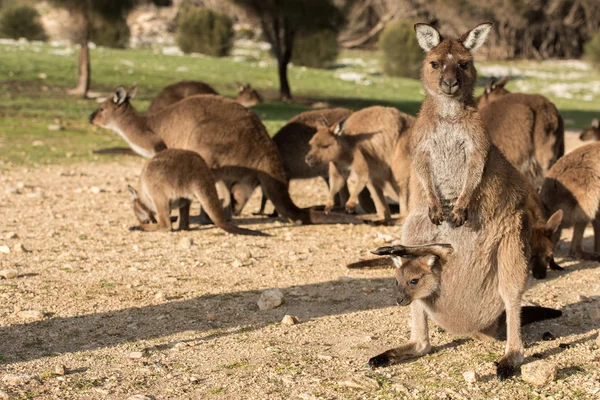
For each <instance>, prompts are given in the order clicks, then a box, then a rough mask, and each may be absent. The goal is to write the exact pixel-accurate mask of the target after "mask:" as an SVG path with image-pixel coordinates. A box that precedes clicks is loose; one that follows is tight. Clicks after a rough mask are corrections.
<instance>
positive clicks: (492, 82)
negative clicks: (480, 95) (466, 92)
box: [485, 76, 496, 94]
mask: <svg viewBox="0 0 600 400" xmlns="http://www.w3.org/2000/svg"><path fill="white" fill-rule="evenodd" d="M494 89H496V78H494V77H493V76H492V77H491V78H490V79H488V81H487V83H486V84H485V94H490V93H492V91H493V90H494Z"/></svg>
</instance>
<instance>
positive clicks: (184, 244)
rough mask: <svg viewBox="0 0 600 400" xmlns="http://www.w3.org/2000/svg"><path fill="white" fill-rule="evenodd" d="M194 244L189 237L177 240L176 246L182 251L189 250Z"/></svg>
mask: <svg viewBox="0 0 600 400" xmlns="http://www.w3.org/2000/svg"><path fill="white" fill-rule="evenodd" d="M193 244H194V240H193V239H192V238H189V237H182V238H181V239H179V243H178V246H179V247H180V248H182V249H191V248H192V245H193Z"/></svg>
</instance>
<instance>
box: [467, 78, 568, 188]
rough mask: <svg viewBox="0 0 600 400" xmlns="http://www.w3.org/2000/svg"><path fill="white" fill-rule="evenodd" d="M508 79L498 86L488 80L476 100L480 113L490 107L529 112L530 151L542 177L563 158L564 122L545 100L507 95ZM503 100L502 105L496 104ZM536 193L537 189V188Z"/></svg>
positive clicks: (544, 98)
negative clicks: (518, 106) (511, 106)
mask: <svg viewBox="0 0 600 400" xmlns="http://www.w3.org/2000/svg"><path fill="white" fill-rule="evenodd" d="M507 82H508V77H504V78H502V80H500V81H499V82H496V81H495V78H491V79H490V83H488V85H487V86H486V90H485V92H484V93H483V95H481V96H480V97H478V98H477V105H478V107H479V109H484V108H485V107H493V109H494V110H496V112H498V113H502V112H503V110H504V107H505V105H507V104H523V105H526V106H528V107H529V108H531V110H532V111H533V113H534V116H535V121H534V130H533V137H532V141H533V143H532V144H533V149H534V154H535V159H536V160H537V162H538V163H539V165H540V167H541V170H542V177H544V176H545V175H546V174H547V173H548V170H549V169H550V167H552V165H554V163H555V162H556V161H557V160H558V159H559V158H560V157H562V156H563V154H565V127H564V121H563V118H562V116H561V115H560V113H559V112H558V110H557V109H556V106H555V105H554V104H552V103H551V102H550V101H549V100H548V99H547V98H546V97H544V96H542V95H539V94H527V93H510V92H509V91H508V90H506V89H505V87H504V85H505V84H506V83H507ZM499 100H502V101H503V102H502V103H497V102H498V101H499ZM536 188H537V189H539V186H537V187H536Z"/></svg>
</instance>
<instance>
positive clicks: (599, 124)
mask: <svg viewBox="0 0 600 400" xmlns="http://www.w3.org/2000/svg"><path fill="white" fill-rule="evenodd" d="M592 128H596V129H598V128H600V121H598V118H594V119H593V120H592Z"/></svg>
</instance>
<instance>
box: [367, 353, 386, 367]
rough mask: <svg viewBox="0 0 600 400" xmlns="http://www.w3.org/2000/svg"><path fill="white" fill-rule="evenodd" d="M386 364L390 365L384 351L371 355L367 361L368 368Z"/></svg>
mask: <svg viewBox="0 0 600 400" xmlns="http://www.w3.org/2000/svg"><path fill="white" fill-rule="evenodd" d="M388 365H390V357H389V356H388V355H387V354H386V353H383V354H380V355H378V356H375V357H372V358H371V359H369V362H368V363H367V366H368V367H369V368H379V367H386V366H388Z"/></svg>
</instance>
